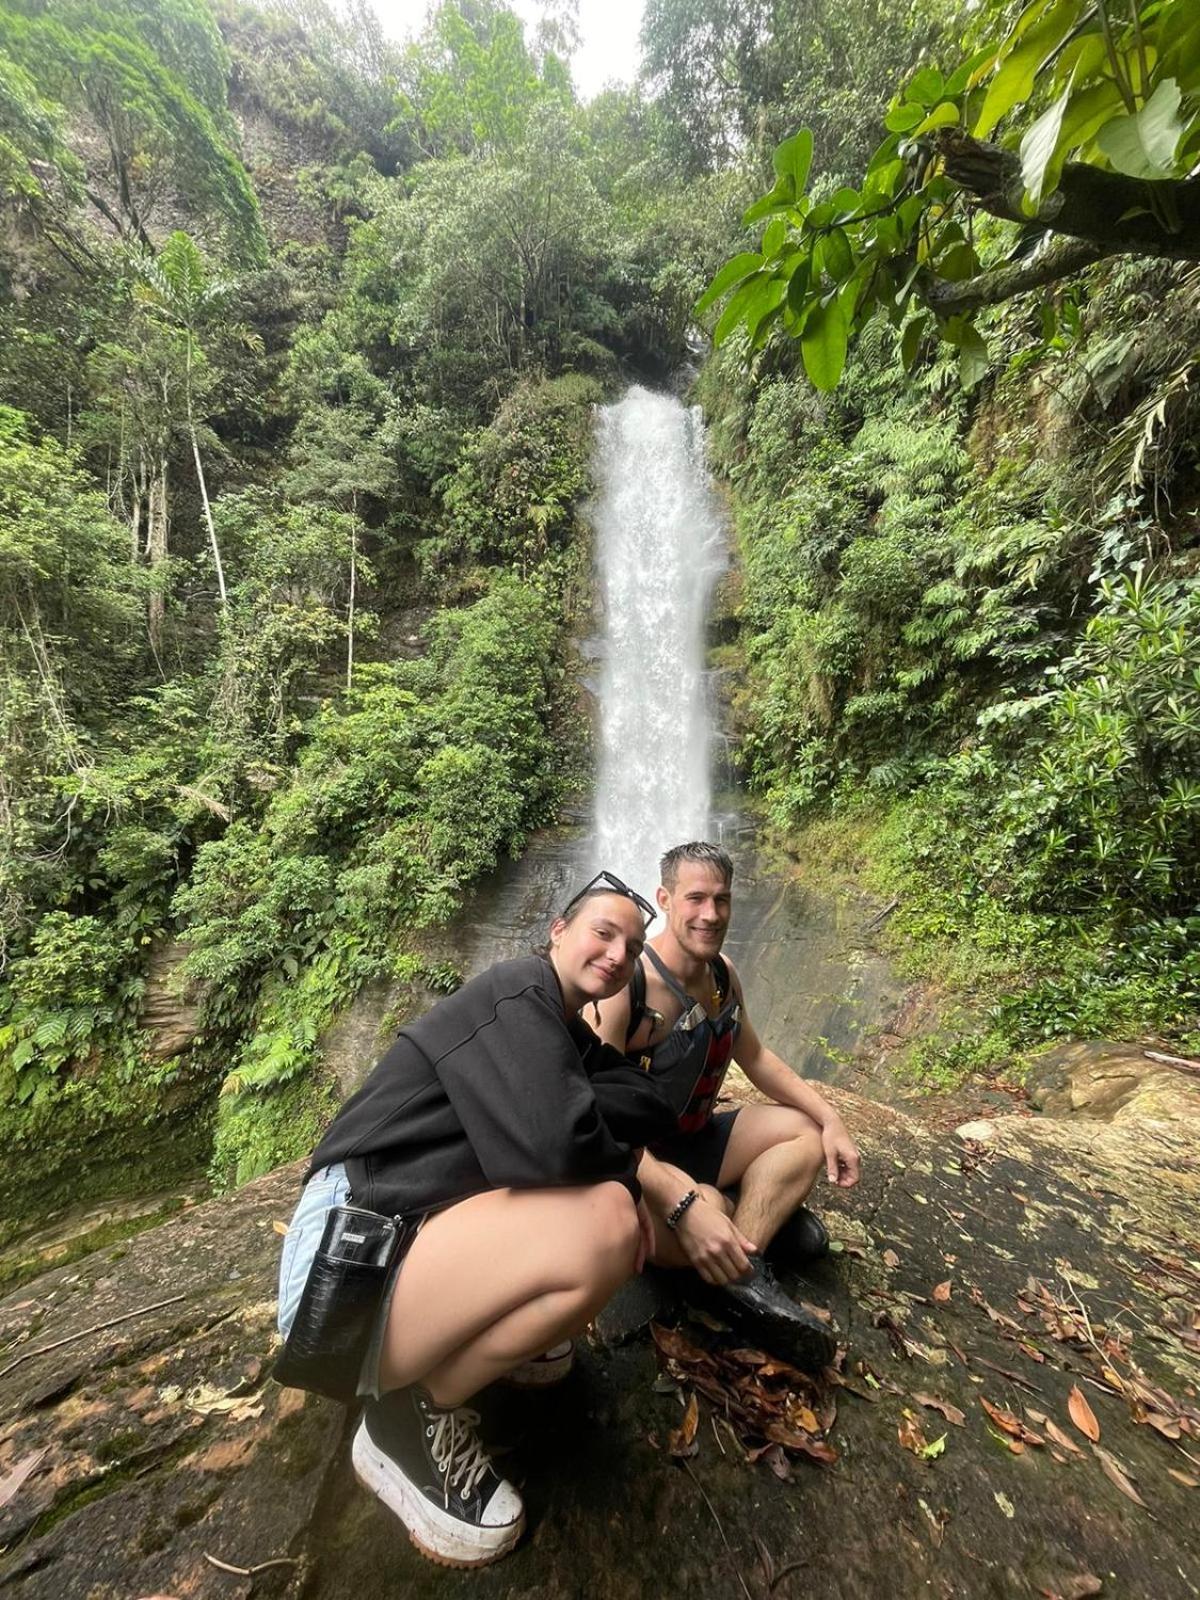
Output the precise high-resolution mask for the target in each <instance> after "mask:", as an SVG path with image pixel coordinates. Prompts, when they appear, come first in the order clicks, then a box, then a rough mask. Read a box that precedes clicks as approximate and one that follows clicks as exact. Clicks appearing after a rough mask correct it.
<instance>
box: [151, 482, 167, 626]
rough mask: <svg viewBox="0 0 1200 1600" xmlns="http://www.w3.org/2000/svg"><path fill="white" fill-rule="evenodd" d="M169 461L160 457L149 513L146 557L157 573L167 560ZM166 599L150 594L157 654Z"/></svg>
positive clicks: (159, 591)
mask: <svg viewBox="0 0 1200 1600" xmlns="http://www.w3.org/2000/svg"><path fill="white" fill-rule="evenodd" d="M167 523H168V516H167V458H166V456H165V455H163V456H160V457H159V459H158V462H157V464H156V470H155V471H154V474H153V476H152V477H151V479H150V501H149V506H148V508H147V513H146V555H147V557H148V559H149V562H150V571H151V573H154V572H156V571H157V570H158V568H159V567H161V566H162V564H163V562H164V561H165V560H166V557H167ZM165 609H166V607H165V598H164V595H163V592H162V589H161V588H157V587H156V588H155V589H153V590H152V591H151V593H150V611H149V626H150V642H151V644H153V646H154V648H155V650H156V651H157V650H158V649H159V647H160V645H161V644H162V626H163V616H164V614H165Z"/></svg>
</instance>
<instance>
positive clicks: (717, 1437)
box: [708, 1411, 725, 1455]
mask: <svg viewBox="0 0 1200 1600" xmlns="http://www.w3.org/2000/svg"><path fill="white" fill-rule="evenodd" d="M708 1420H709V1421H710V1422H711V1423H712V1431H713V1438H714V1439H715V1440H716V1441H717V1449H718V1450H719V1451H720V1452H721V1454H722V1455H724V1454H725V1446H724V1445H723V1444H722V1443H721V1435H720V1434H719V1433H718V1431H717V1415H716V1412H715V1411H710V1412H709V1414H708Z"/></svg>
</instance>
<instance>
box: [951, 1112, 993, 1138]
mask: <svg viewBox="0 0 1200 1600" xmlns="http://www.w3.org/2000/svg"><path fill="white" fill-rule="evenodd" d="M954 1132H955V1134H956V1136H957V1137H958V1138H960V1139H967V1140H971V1141H974V1142H975V1143H977V1144H990V1143H991V1141H992V1140H993V1139H994V1138H995V1137H996V1124H995V1123H994V1122H989V1121H987V1119H986V1118H980V1119H978V1120H976V1121H975V1122H963V1123H961V1124H960V1125H959V1126H958V1127H957V1128H955V1130H954Z"/></svg>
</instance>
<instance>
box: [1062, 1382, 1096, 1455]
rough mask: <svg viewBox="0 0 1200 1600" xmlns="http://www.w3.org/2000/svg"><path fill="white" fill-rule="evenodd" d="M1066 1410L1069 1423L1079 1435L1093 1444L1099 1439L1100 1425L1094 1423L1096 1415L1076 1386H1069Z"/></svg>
mask: <svg viewBox="0 0 1200 1600" xmlns="http://www.w3.org/2000/svg"><path fill="white" fill-rule="evenodd" d="M1067 1410H1068V1411H1069V1412H1070V1413H1071V1421H1072V1422H1073V1423H1074V1424H1075V1426H1076V1427H1077V1428H1078V1429H1079V1431H1080V1433H1082V1434H1083V1435H1084V1437H1085V1438H1087V1439H1090V1440H1091V1441H1092V1443H1093V1444H1095V1443H1096V1441H1097V1440H1098V1439H1099V1437H1100V1424H1099V1423H1098V1422H1097V1421H1096V1413H1095V1412H1094V1411H1093V1410H1092V1408H1091V1406H1090V1405H1088V1403H1087V1401H1086V1400H1085V1399H1084V1398H1083V1394H1082V1392H1081V1390H1080V1388H1079V1385H1078V1384H1072V1385H1071V1392H1070V1394H1069V1395H1068V1396H1067Z"/></svg>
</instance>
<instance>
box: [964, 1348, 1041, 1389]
mask: <svg viewBox="0 0 1200 1600" xmlns="http://www.w3.org/2000/svg"><path fill="white" fill-rule="evenodd" d="M971 1360H972V1361H974V1362H976V1363H977V1365H979V1366H981V1367H987V1369H988V1370H989V1371H990V1372H998V1373H999V1374H1000V1376H1001V1377H1002V1378H1007V1379H1008V1381H1009V1383H1015V1384H1018V1385H1019V1386H1020V1387H1021V1388H1022V1389H1029V1390H1030V1391H1031V1392H1032V1393H1033V1394H1041V1393H1042V1391H1041V1390H1040V1389H1039V1388H1038V1386H1037V1384H1036V1383H1030V1382H1029V1380H1028V1378H1023V1377H1022V1376H1021V1374H1020V1373H1019V1372H1010V1371H1009V1370H1008V1368H1007V1367H998V1366H997V1365H996V1363H995V1362H994V1361H989V1360H988V1359H987V1357H986V1356H976V1355H973V1356H972V1357H971Z"/></svg>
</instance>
